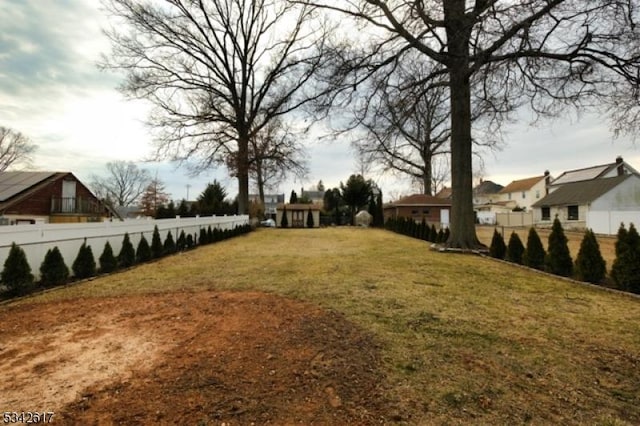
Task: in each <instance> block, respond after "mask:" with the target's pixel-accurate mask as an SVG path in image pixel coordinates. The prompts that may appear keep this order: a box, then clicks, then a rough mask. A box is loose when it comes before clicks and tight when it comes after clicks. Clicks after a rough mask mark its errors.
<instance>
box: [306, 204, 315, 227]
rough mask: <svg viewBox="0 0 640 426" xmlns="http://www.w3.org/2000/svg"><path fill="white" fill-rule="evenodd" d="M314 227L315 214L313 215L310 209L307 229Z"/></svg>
mask: <svg viewBox="0 0 640 426" xmlns="http://www.w3.org/2000/svg"><path fill="white" fill-rule="evenodd" d="M314 226H315V223H314V221H313V213H311V209H309V212H307V228H313V227H314Z"/></svg>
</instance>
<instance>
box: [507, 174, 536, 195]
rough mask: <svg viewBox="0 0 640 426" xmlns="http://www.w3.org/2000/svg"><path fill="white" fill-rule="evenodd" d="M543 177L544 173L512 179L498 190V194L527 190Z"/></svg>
mask: <svg viewBox="0 0 640 426" xmlns="http://www.w3.org/2000/svg"><path fill="white" fill-rule="evenodd" d="M544 178H545V176H544V175H542V176H536V177H531V178H527V179H520V180H514V181H512V182H511V183H510V184H509V185H507V186H505V187H504V188H502V189H501V190H500V194H509V193H511V192H522V191H528V190H530V189H531V188H533V186H534V185H536V184H537V183H538V182H540V181H541V180H543V179H544Z"/></svg>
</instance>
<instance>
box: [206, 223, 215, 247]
mask: <svg viewBox="0 0 640 426" xmlns="http://www.w3.org/2000/svg"><path fill="white" fill-rule="evenodd" d="M207 241H208V242H209V243H213V242H215V240H214V239H213V230H212V229H211V225H209V227H208V228H207Z"/></svg>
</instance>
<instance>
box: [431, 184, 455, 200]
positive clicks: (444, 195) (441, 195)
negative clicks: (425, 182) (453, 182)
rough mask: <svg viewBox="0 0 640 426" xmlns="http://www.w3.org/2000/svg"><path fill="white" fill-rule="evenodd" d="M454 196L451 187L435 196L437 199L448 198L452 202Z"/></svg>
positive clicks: (443, 189) (445, 188) (444, 188)
mask: <svg viewBox="0 0 640 426" xmlns="http://www.w3.org/2000/svg"><path fill="white" fill-rule="evenodd" d="M452 195H453V191H452V190H451V187H449V188H447V187H446V186H445V187H443V188H442V189H441V190H440V191H438V193H437V194H436V195H435V196H436V197H437V198H446V199H448V200H450V199H451V198H452Z"/></svg>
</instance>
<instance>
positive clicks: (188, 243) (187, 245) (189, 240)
mask: <svg viewBox="0 0 640 426" xmlns="http://www.w3.org/2000/svg"><path fill="white" fill-rule="evenodd" d="M185 241H186V243H185V248H186V249H190V248H193V246H194V245H195V243H194V242H193V235H191V234H187V239H186V240H185Z"/></svg>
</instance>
